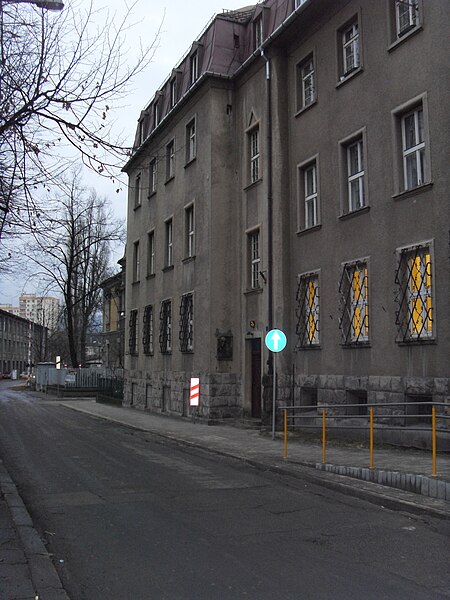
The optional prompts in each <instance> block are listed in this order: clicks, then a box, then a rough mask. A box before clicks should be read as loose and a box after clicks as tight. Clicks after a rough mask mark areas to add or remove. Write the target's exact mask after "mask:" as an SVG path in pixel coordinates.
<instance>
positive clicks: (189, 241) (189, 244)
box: [185, 205, 195, 258]
mask: <svg viewBox="0 0 450 600" xmlns="http://www.w3.org/2000/svg"><path fill="white" fill-rule="evenodd" d="M185 224H186V258H192V257H193V256H194V254H195V244H194V241H195V237H194V236H195V231H194V207H193V206H192V205H191V206H188V207H187V208H186V210H185Z"/></svg>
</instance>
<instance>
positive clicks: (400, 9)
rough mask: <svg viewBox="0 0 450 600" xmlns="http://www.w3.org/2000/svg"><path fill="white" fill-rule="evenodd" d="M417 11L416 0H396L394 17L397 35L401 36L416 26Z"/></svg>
mask: <svg viewBox="0 0 450 600" xmlns="http://www.w3.org/2000/svg"><path fill="white" fill-rule="evenodd" d="M418 12H419V4H418V0H396V2H395V17H396V25H397V35H398V37H401V36H402V35H404V34H405V33H407V32H408V31H410V30H411V29H412V28H413V27H415V26H416V24H417V22H418Z"/></svg>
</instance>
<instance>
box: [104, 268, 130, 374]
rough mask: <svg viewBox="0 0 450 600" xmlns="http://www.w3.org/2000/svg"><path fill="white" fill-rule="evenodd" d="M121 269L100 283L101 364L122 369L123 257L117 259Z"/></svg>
mask: <svg viewBox="0 0 450 600" xmlns="http://www.w3.org/2000/svg"><path fill="white" fill-rule="evenodd" d="M118 262H119V265H120V266H121V271H120V272H119V273H116V274H115V275H112V276H111V277H108V279H105V280H104V281H102V283H101V284H100V287H101V288H102V290H103V309H102V312H103V315H102V317H103V318H102V348H103V356H102V363H103V366H105V367H108V368H111V369H114V368H120V369H123V366H124V357H125V323H126V318H125V258H122V259H121V260H119V261H118Z"/></svg>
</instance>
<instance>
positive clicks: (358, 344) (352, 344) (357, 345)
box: [341, 342, 372, 350]
mask: <svg viewBox="0 0 450 600" xmlns="http://www.w3.org/2000/svg"><path fill="white" fill-rule="evenodd" d="M341 348H342V349H343V350H355V349H357V350H358V349H360V348H361V349H363V348H372V345H371V343H370V342H350V343H348V344H341Z"/></svg>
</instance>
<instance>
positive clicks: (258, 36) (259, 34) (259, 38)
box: [253, 14, 263, 50]
mask: <svg viewBox="0 0 450 600" xmlns="http://www.w3.org/2000/svg"><path fill="white" fill-rule="evenodd" d="M253 42H254V47H255V50H257V49H258V48H259V47H260V46H261V44H262V43H263V20H262V14H260V15H259V16H258V17H256V19H255V20H254V21H253Z"/></svg>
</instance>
